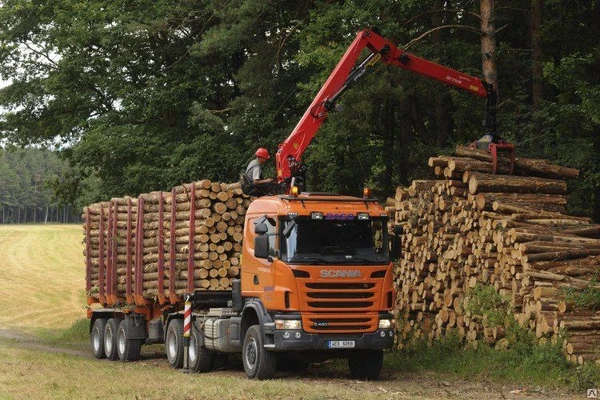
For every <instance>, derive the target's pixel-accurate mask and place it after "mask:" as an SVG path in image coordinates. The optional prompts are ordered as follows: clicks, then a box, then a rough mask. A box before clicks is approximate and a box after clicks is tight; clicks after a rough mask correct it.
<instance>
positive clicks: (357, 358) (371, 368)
mask: <svg viewBox="0 0 600 400" xmlns="http://www.w3.org/2000/svg"><path fill="white" fill-rule="evenodd" d="M348 367H350V376H351V377H352V379H359V380H363V381H374V380H375V379H377V378H379V374H380V373H381V368H382V367H383V350H366V349H365V350H356V351H355V352H354V354H352V355H351V356H350V357H348Z"/></svg>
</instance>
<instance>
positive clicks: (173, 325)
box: [165, 319, 183, 368]
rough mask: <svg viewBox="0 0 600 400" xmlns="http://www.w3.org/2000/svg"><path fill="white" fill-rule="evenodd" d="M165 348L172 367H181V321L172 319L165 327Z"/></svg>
mask: <svg viewBox="0 0 600 400" xmlns="http://www.w3.org/2000/svg"><path fill="white" fill-rule="evenodd" d="M165 350H166V352H167V358H168V359H169V364H171V366H172V367H173V368H181V367H183V321H182V320H180V319H174V320H172V321H171V322H170V323H169V327H168V328H167V338H166V340H165Z"/></svg>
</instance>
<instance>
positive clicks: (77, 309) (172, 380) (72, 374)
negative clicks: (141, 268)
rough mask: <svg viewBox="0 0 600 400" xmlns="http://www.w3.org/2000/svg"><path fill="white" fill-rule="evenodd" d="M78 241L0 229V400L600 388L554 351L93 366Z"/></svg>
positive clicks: (439, 394)
mask: <svg viewBox="0 0 600 400" xmlns="http://www.w3.org/2000/svg"><path fill="white" fill-rule="evenodd" d="M82 238H83V234H82V230H81V227H80V226H78V225H23V226H14V225H0V279H1V281H0V282H1V284H0V399H13V398H14V399H21V398H27V399H29V398H38V399H69V398H78V399H88V398H90V399H91V398H98V399H100V398H115V399H135V398H144V399H163V398H175V399H214V398H222V399H248V400H251V399H265V398H268V399H357V398H360V399H372V398H384V399H388V398H390V399H412V398H419V399H445V398H447V399H481V398H486V399H488V398H499V399H516V398H528V399H531V398H540V399H541V398H544V399H547V398H552V399H554V398H556V399H558V398H561V399H562V398H573V399H579V398H585V397H584V396H585V388H587V387H594V386H595V384H596V383H600V381H599V380H598V375H597V371H596V370H591V369H582V368H571V367H569V366H566V365H565V364H564V363H563V362H561V358H560V354H558V357H557V354H556V352H552V351H546V350H543V349H542V350H540V351H524V352H522V353H515V352H513V353H504V354H503V353H499V352H494V351H492V350H490V349H482V350H479V351H477V352H473V351H464V350H463V349H461V348H460V346H459V345H457V344H456V343H454V344H453V343H450V342H448V343H445V344H441V345H438V346H437V347H434V348H422V349H419V350H418V351H416V352H413V353H412V354H410V353H405V354H400V353H391V354H387V355H386V359H385V364H384V371H383V373H382V377H381V379H380V380H378V381H376V382H358V381H352V380H350V379H349V373H348V371H347V368H346V366H345V363H344V362H342V361H339V362H334V363H326V364H321V365H314V366H311V367H310V368H309V369H308V371H306V372H303V373H301V374H299V375H296V374H294V373H286V372H283V373H278V375H277V376H276V379H274V380H270V381H264V382H257V381H250V380H248V379H247V378H246V375H245V373H244V372H243V370H242V368H241V366H239V363H235V362H234V363H233V364H232V365H230V367H229V368H228V369H227V370H225V371H217V372H211V373H207V374H201V375H199V374H194V375H189V374H183V373H182V372H181V371H178V370H173V369H171V368H170V367H169V365H168V362H167V361H166V357H165V355H164V351H163V348H162V346H161V345H154V346H149V347H144V349H143V353H142V356H143V357H142V360H141V361H139V362H134V363H122V362H109V361H106V360H96V359H94V358H93V357H92V355H91V350H90V349H89V343H88V341H89V338H88V334H87V332H88V322H87V320H86V319H85V310H84V306H85V305H86V302H85V294H84V285H85V282H84V274H85V272H84V271H85V268H84V258H83V255H82V252H83V245H82ZM234 361H235V359H234Z"/></svg>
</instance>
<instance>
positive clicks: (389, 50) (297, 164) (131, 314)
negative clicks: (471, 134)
mask: <svg viewBox="0 0 600 400" xmlns="http://www.w3.org/2000/svg"><path fill="white" fill-rule="evenodd" d="M365 48H367V49H368V50H370V54H369V55H368V56H367V57H366V59H364V60H363V61H362V62H360V63H359V64H358V65H357V66H355V64H356V61H357V60H358V58H359V56H360V53H361V52H362V50H363V49H365ZM379 60H382V61H383V62H385V63H387V64H391V65H393V66H397V67H400V68H403V69H407V70H410V71H413V72H416V73H419V74H422V75H425V76H427V77H430V78H433V79H436V80H439V81H441V82H443V83H446V84H448V85H451V86H455V87H458V88H461V89H464V90H467V91H469V92H471V93H474V94H476V95H478V96H481V97H486V98H488V113H487V117H486V120H487V127H488V130H489V132H492V133H493V131H494V129H495V113H494V107H493V106H494V100H495V96H494V91H493V89H492V88H491V85H488V84H486V83H485V82H482V81H481V80H480V79H478V78H474V77H470V76H468V75H465V74H462V73H460V72H457V71H454V70H452V69H449V68H446V67H443V66H440V65H437V64H434V63H432V62H429V61H426V60H423V59H421V58H418V57H416V56H413V55H410V54H408V53H405V52H403V51H402V50H400V49H398V48H397V47H396V46H394V45H393V44H392V43H391V42H389V41H387V40H386V39H384V38H382V37H381V36H379V35H378V34H377V33H376V32H374V31H372V30H364V31H362V32H359V33H358V35H357V36H356V39H355V40H354V42H353V43H352V44H351V46H350V47H349V48H348V50H347V51H346V53H345V55H344V56H343V57H342V59H341V60H340V62H339V63H338V65H337V66H336V68H335V69H334V70H333V72H332V73H331V75H330V77H329V78H328V80H327V81H326V83H325V84H324V86H323V88H322V89H321V90H320V92H319V93H318V95H317V96H316V98H315V99H314V101H313V102H312V104H311V105H310V107H309V108H308V110H307V111H306V113H305V114H304V116H303V117H302V119H301V120H300V122H299V123H298V125H297V126H296V128H295V129H294V130H293V132H292V133H291V135H290V136H289V137H288V138H287V140H286V141H285V142H284V143H282V144H281V145H280V147H279V150H278V152H277V156H276V163H277V165H276V168H277V178H278V182H279V183H280V184H281V186H282V188H283V189H284V194H280V195H273V196H264V197H260V198H257V199H255V200H254V201H252V203H250V205H249V207H248V209H247V211H246V214H245V220H244V231H243V240H242V258H241V274H240V275H241V276H240V279H234V280H232V289H231V290H229V291H218V290H199V289H198V288H197V287H196V285H195V282H194V279H195V278H194V271H193V267H192V269H191V270H189V271H186V273H187V275H186V276H187V283H186V288H187V289H186V293H185V295H176V294H175V293H174V292H173V291H171V292H169V293H168V294H166V292H165V291H164V290H163V282H162V279H163V278H162V276H163V271H162V269H159V274H158V279H159V282H160V285H159V286H158V295H157V296H156V297H154V298H148V296H144V294H143V288H142V282H141V278H139V279H136V277H137V276H141V274H142V272H143V270H144V264H143V263H144V261H143V258H142V256H141V255H140V253H141V249H140V247H138V248H137V250H136V254H137V257H136V258H135V262H133V263H132V265H131V266H129V264H128V267H127V268H128V272H127V278H126V282H125V283H126V287H127V290H126V295H125V296H120V295H118V292H117V290H116V287H117V278H116V274H117V273H116V272H115V270H116V267H115V266H114V265H113V266H112V267H111V265H110V259H111V257H112V255H110V244H111V238H116V237H117V236H120V237H127V240H128V241H135V240H139V241H141V240H142V239H143V237H144V231H143V229H144V227H143V221H142V219H141V218H139V219H138V221H137V224H136V222H135V221H128V223H127V226H128V227H130V226H131V225H133V226H135V227H136V230H135V231H136V233H137V234H136V236H137V239H135V238H133V237H132V236H131V232H130V231H129V229H130V228H127V229H128V231H127V232H119V230H120V229H122V228H121V227H120V226H121V225H118V224H117V223H116V222H115V223H114V225H110V226H109V227H108V234H107V238H106V242H107V246H108V251H109V253H106V254H107V257H106V258H107V260H102V259H100V265H101V269H100V288H99V290H100V295H98V296H90V297H89V298H88V303H89V305H90V307H89V308H88V318H90V336H91V345H92V350H93V353H94V355H95V356H96V357H97V358H105V357H106V358H108V359H110V360H117V359H120V360H123V361H129V360H136V359H138V358H139V357H140V352H141V346H142V345H143V344H153V343H164V344H165V350H166V354H167V358H168V360H169V362H170V364H171V365H172V366H173V367H175V368H181V367H184V368H186V367H187V369H189V370H192V371H195V372H206V371H210V370H211V369H213V368H215V366H217V365H218V364H219V363H222V361H223V359H224V358H225V357H227V355H228V354H231V353H237V354H241V359H242V363H243V366H244V370H245V371H246V373H247V375H248V377H249V378H252V379H268V378H270V377H272V376H273V374H274V372H275V370H276V368H277V366H278V365H279V366H281V367H288V368H302V367H305V366H307V365H308V364H309V363H311V362H315V361H322V360H325V359H329V358H346V359H347V360H348V365H349V369H350V374H351V376H352V377H353V378H357V379H376V378H377V377H378V376H379V374H380V371H381V368H382V362H383V351H384V350H385V349H389V348H391V347H392V346H393V344H394V334H395V332H394V331H395V321H394V317H393V315H392V311H393V308H394V305H395V292H394V280H393V266H392V263H391V261H392V259H394V258H396V257H399V248H400V246H399V237H398V236H394V235H389V234H388V231H387V220H388V216H387V214H386V212H385V210H384V209H383V208H382V207H381V206H380V205H379V204H378V202H377V201H376V200H375V199H373V198H371V197H370V194H369V193H365V195H363V197H351V196H340V195H335V194H327V193H305V192H303V191H302V189H301V186H302V183H303V177H304V170H305V168H304V166H303V165H302V163H301V158H302V154H303V152H304V151H305V149H306V148H307V146H308V145H309V143H310V141H311V140H312V138H313V137H314V135H315V134H316V133H317V131H318V129H319V127H320V126H321V124H322V123H323V121H324V120H325V118H326V117H327V114H328V112H329V111H331V110H333V109H334V108H335V105H336V102H337V100H338V98H339V97H340V95H341V94H342V93H343V92H344V91H345V90H347V89H348V88H349V87H350V86H351V85H352V84H353V83H354V82H356V81H357V80H358V79H359V78H360V77H361V76H362V75H363V74H364V73H365V72H366V69H367V68H368V67H370V66H372V65H374V64H375V63H376V62H377V61H379ZM193 190H194V189H192V198H191V203H190V204H192V206H191V207H192V211H193V210H194V204H195V200H194V195H193V193H194V191H193ZM173 196H175V192H173ZM161 204H162V203H161ZM140 209H141V208H140ZM174 213H175V210H174V209H173V214H174ZM189 215H190V217H189V218H190V221H189V225H188V227H190V226H191V227H194V226H195V225H194V224H195V219H194V218H195V213H194V212H190V214H189ZM88 221H89V220H88ZM111 227H112V228H111ZM86 229H87V233H86V235H87V236H86V246H87V247H86V248H87V254H88V255H89V254H90V251H91V249H90V239H89V238H90V227H89V222H88V227H87V228H86ZM159 229H160V228H159ZM188 229H189V228H188ZM100 230H101V231H102V227H100ZM189 235H190V249H189V250H190V251H193V248H194V240H193V235H194V229H193V228H192V229H190V233H189ZM100 236H101V239H100V241H101V243H103V241H104V240H105V239H102V237H103V236H102V234H101V235H100ZM139 238H142V239H139ZM161 243H162V242H161ZM171 243H173V241H172V242H171ZM161 246H162V244H161ZM102 251H103V250H102V246H101V251H100V254H101V257H102V254H104V253H102ZM113 251H114V248H113ZM171 256H172V257H171V259H170V260H167V261H166V264H169V263H170V265H166V266H165V267H164V268H165V275H167V272H166V271H168V270H169V271H174V270H175V268H176V267H175V265H174V260H175V257H173V253H171ZM191 259H192V261H193V254H192V258H191ZM89 262H90V261H89V256H88V269H87V286H88V290H90V287H91V284H90V279H91V278H90V273H91V272H90V271H91V269H90V264H89ZM105 262H108V264H107V266H106V268H104V264H103V263H105ZM159 263H160V261H159ZM160 268H162V267H160ZM133 271H135V272H133ZM134 273H135V274H136V275H135V276H134V275H132V274H134ZM137 274H140V275H137ZM130 275H132V276H130ZM121 283H122V282H121Z"/></svg>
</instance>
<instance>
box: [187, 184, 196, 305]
mask: <svg viewBox="0 0 600 400" xmlns="http://www.w3.org/2000/svg"><path fill="white" fill-rule="evenodd" d="M189 231H190V235H189V238H188V273H187V275H188V276H187V292H188V293H193V292H194V253H195V251H194V246H195V243H194V238H195V236H196V235H195V233H196V183H195V182H192V195H191V199H190V229H189Z"/></svg>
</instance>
